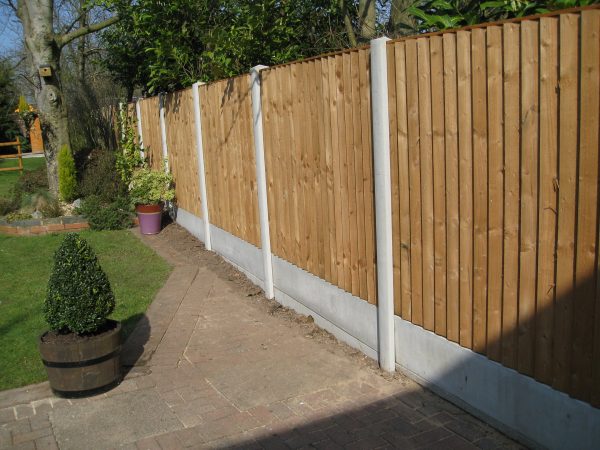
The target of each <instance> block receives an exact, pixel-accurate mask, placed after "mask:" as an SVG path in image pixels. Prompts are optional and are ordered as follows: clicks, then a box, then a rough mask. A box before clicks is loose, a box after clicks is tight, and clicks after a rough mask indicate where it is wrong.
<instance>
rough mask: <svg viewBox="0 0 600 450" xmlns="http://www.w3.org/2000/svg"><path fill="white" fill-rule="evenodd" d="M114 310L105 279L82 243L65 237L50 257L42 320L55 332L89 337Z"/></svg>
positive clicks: (112, 295)
mask: <svg viewBox="0 0 600 450" xmlns="http://www.w3.org/2000/svg"><path fill="white" fill-rule="evenodd" d="M114 308H115V297H114V294H113V291H112V288H111V286H110V282H109V281H108V277H107V276H106V274H105V273H104V271H103V270H102V268H101V267H100V263H99V262H98V259H97V257H96V254H95V253H94V250H93V249H92V248H91V247H90V245H89V244H88V243H87V241H86V240H85V239H83V238H82V237H81V236H79V235H78V234H75V233H69V234H67V236H66V237H65V239H64V240H63V242H62V244H61V245H60V247H59V248H58V250H56V253H55V254H54V267H53V268H52V274H51V275H50V279H49V281H48V288H47V291H46V300H45V302H44V317H45V318H46V321H47V322H48V325H50V328H51V329H52V330H54V331H58V332H73V333H77V334H84V333H93V332H95V331H97V330H98V329H99V328H100V327H101V326H102V325H103V324H104V323H105V322H106V319H107V317H108V316H109V315H110V314H111V313H112V312H113V310H114Z"/></svg>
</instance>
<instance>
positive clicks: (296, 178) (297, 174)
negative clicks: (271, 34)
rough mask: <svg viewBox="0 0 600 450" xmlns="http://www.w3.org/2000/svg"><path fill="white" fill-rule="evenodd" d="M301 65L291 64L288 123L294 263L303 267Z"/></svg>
mask: <svg viewBox="0 0 600 450" xmlns="http://www.w3.org/2000/svg"><path fill="white" fill-rule="evenodd" d="M298 71H299V67H298V64H293V65H292V66H290V72H289V75H290V78H289V81H288V83H289V91H288V93H287V95H288V97H287V98H288V101H287V104H288V111H289V115H288V117H287V119H288V124H289V127H290V147H291V149H292V155H291V163H292V164H291V168H290V169H291V170H290V174H291V175H292V180H291V181H292V183H291V185H292V188H291V194H292V202H291V205H292V209H291V217H290V222H291V228H292V229H293V233H294V247H293V261H292V262H293V263H294V264H296V265H297V266H300V267H302V262H301V261H302V256H301V255H302V252H301V246H302V244H303V232H304V231H303V229H302V230H301V228H300V224H301V217H300V215H301V214H303V208H304V202H303V201H302V195H301V191H300V185H301V178H302V163H301V161H302V152H301V144H300V135H301V134H302V132H301V129H300V128H299V127H298V128H297V127H296V120H294V117H297V114H298V103H297V102H296V95H298V94H300V95H301V93H300V92H299V89H298V87H299V83H300V78H299V75H298ZM284 73H285V72H284Z"/></svg>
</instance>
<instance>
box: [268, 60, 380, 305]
mask: <svg viewBox="0 0 600 450" xmlns="http://www.w3.org/2000/svg"><path fill="white" fill-rule="evenodd" d="M261 73H262V103H263V105H262V106H263V111H264V121H265V160H266V166H267V167H266V169H267V180H268V200H269V216H270V217H269V223H270V227H271V236H272V246H273V247H272V248H273V253H274V254H275V255H277V256H279V257H281V258H283V259H286V260H287V261H289V262H291V263H292V264H295V265H296V266H298V267H300V268H302V269H305V270H307V271H309V272H311V273H313V274H315V275H316V276H319V277H320V278H323V279H325V280H327V281H329V282H331V283H333V284H336V285H337V286H339V287H340V288H342V289H344V290H346V291H348V292H351V293H352V294H354V295H356V296H358V297H360V298H363V299H364V300H368V301H369V302H371V303H375V302H376V293H375V285H376V283H375V268H374V265H375V250H374V249H375V235H374V227H375V224H374V214H373V211H374V205H373V176H372V171H373V167H372V149H371V139H370V129H371V128H370V120H371V116H370V114H371V113H370V111H371V105H370V91H369V89H370V84H369V82H368V80H369V52H368V50H367V49H358V50H354V51H349V52H344V53H341V54H337V55H333V56H327V57H323V58H317V59H313V60H308V61H304V62H300V63H294V64H291V65H285V66H280V67H274V68H272V69H266V70H264V71H263V72H261Z"/></svg>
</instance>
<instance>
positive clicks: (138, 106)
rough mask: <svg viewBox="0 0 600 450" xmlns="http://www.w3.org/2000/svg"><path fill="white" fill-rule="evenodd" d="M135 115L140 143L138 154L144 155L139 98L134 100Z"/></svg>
mask: <svg viewBox="0 0 600 450" xmlns="http://www.w3.org/2000/svg"><path fill="white" fill-rule="evenodd" d="M135 115H136V117H137V131H138V142H139V144H140V156H141V157H142V158H143V157H144V137H143V136H142V106H141V105H140V99H139V98H138V99H137V100H136V101H135Z"/></svg>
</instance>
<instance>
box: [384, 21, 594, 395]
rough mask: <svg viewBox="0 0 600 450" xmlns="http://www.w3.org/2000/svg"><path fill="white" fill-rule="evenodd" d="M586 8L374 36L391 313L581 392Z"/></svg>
mask: <svg viewBox="0 0 600 450" xmlns="http://www.w3.org/2000/svg"><path fill="white" fill-rule="evenodd" d="M599 18H600V11H598V10H591V11H585V12H583V13H582V14H563V15H561V16H560V17H544V18H540V19H538V20H524V21H521V22H517V23H506V24H503V25H491V26H486V27H480V28H475V29H473V30H463V31H457V32H451V33H444V34H440V35H433V36H429V37H422V38H418V39H406V40H401V41H397V42H391V43H389V45H388V68H389V70H388V74H389V77H388V78H389V79H388V86H389V93H390V95H389V109H390V118H391V122H390V138H391V151H392V167H393V171H392V177H393V228H394V239H395V241H394V275H395V277H394V285H395V309H396V314H398V315H400V316H402V318H404V319H406V320H409V321H411V322H412V323H414V324H417V325H420V326H423V327H424V328H425V329H427V330H431V331H434V332H435V333H437V334H439V335H441V336H445V337H447V338H448V339H450V340H452V341H455V342H458V343H459V344H460V345H462V346H464V347H467V348H471V349H473V350H475V351H477V352H479V353H483V354H485V355H487V356H488V357H489V358H491V359H493V360H495V361H499V362H501V363H502V364H504V365H506V366H508V367H511V368H515V369H517V370H518V371H519V372H522V373H524V374H527V375H530V376H533V377H535V378H536V379H537V380H539V381H542V382H544V383H547V384H551V385H553V386H554V387H556V388H557V389H560V390H563V391H567V392H570V393H572V394H573V395H574V396H576V397H579V398H584V399H589V398H590V396H591V394H592V392H594V395H596V396H598V395H600V365H599V364H600V340H599V339H598V336H599V333H600V329H599V327H600V301H598V296H597V292H598V291H597V288H596V284H597V281H596V278H597V277H598V270H597V258H598V249H597V245H598V186H599V184H598V123H599V120H598V111H599V109H598V92H599V90H598V77H599V68H598V66H599V62H600V54H599V30H600V23H599ZM579 92H581V96H579V95H578V93H579ZM594 305H596V306H594ZM594 309H595V314H596V315H595V318H594ZM594 325H595V333H596V334H595V335H594V333H593V331H592V330H594ZM594 336H595V338H594ZM594 339H595V343H594ZM592 362H593V364H592ZM593 372H594V373H593Z"/></svg>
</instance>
